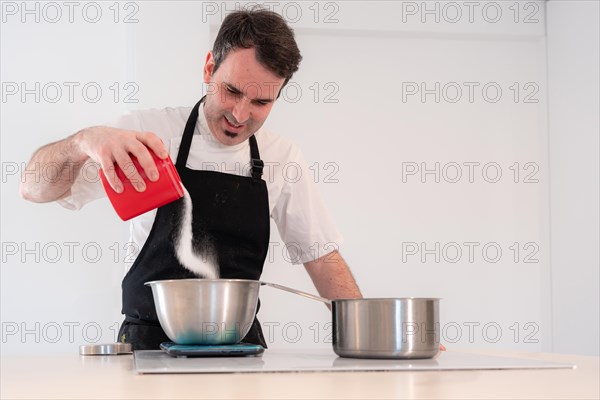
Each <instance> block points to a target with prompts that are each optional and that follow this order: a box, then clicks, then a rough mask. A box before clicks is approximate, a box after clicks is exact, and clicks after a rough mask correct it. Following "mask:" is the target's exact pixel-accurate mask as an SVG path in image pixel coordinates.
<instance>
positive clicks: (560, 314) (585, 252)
mask: <svg viewBox="0 0 600 400" xmlns="http://www.w3.org/2000/svg"><path fill="white" fill-rule="evenodd" d="M599 14H600V7H599V3H598V2H589V1H577V2H559V1H550V2H549V3H548V6H547V18H548V78H549V109H548V115H549V131H548V134H549V149H550V177H551V180H550V211H551V213H550V227H551V229H550V235H551V245H552V247H551V249H552V259H551V260H552V286H551V288H552V303H551V307H552V316H553V323H552V329H553V341H552V344H553V350H554V351H557V352H568V353H580V354H596V355H597V354H598V352H599V347H600V346H599V342H600V336H599V335H598V331H599V328H598V326H599V322H598V320H599V316H600V309H599V305H600V299H599V297H598V293H599V290H598V285H599V282H600V275H599V270H600V268H599V264H600V261H599V259H598V243H599V242H600V236H599V234H598V229H599V228H598V226H599V216H598V204H599V198H598V186H599V181H600V178H599V174H598V171H599V170H600V168H599V165H598V159H599V155H598V153H599V148H600V143H599V140H598V139H599V133H598V132H599V131H600V125H599V123H598V118H599V117H598V115H599V112H598V110H600V101H599V99H598V98H599V80H598V79H599V74H600V72H599V70H600V65H599V57H600V52H599V48H600V31H599V27H598V18H599V17H598V16H599Z"/></svg>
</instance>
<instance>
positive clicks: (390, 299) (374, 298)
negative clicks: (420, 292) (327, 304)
mask: <svg viewBox="0 0 600 400" xmlns="http://www.w3.org/2000/svg"><path fill="white" fill-rule="evenodd" d="M370 300H372V301H396V300H400V301H404V300H417V301H439V300H442V297H366V298H362V299H332V300H331V302H352V301H356V302H359V301H360V302H369V301H370Z"/></svg>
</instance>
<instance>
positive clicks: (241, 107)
mask: <svg viewBox="0 0 600 400" xmlns="http://www.w3.org/2000/svg"><path fill="white" fill-rule="evenodd" d="M214 66H215V63H214V59H213V57H212V52H209V53H208V55H207V57H206V64H205V65H204V82H205V83H207V84H208V92H207V96H206V100H205V105H204V114H205V115H206V121H207V122H208V127H209V128H210V130H211V132H212V134H213V135H214V136H215V138H216V139H217V140H218V141H219V142H221V143H223V144H225V145H228V146H233V145H236V144H238V143H242V142H243V141H244V140H246V139H248V138H249V137H250V136H252V135H253V134H254V133H255V132H256V131H257V130H258V129H260V127H261V126H262V125H263V123H264V122H265V120H266V119H267V117H268V116H269V113H270V112H271V108H272V107H273V103H274V102H275V100H276V98H277V95H278V94H279V90H280V89H281V87H282V86H283V82H284V81H285V79H284V78H280V77H279V76H277V75H275V74H274V73H273V72H271V71H269V70H268V69H266V68H265V67H263V66H262V65H261V64H260V63H259V62H258V61H256V57H255V50H254V49H237V50H233V51H231V52H230V53H229V54H228V55H227V57H225V59H224V60H223V62H222V63H221V65H220V66H219V68H218V69H217V71H216V72H215V71H214Z"/></svg>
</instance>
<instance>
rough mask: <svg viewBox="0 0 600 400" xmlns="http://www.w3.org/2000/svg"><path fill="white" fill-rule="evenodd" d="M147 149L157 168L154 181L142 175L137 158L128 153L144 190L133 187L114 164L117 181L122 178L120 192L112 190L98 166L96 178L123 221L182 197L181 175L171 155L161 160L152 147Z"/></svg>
mask: <svg viewBox="0 0 600 400" xmlns="http://www.w3.org/2000/svg"><path fill="white" fill-rule="evenodd" d="M149 151H150V154H151V155H152V158H153V159H154V163H155V164H156V167H157V169H158V174H159V177H158V180H157V181H156V182H152V181H151V180H150V179H149V178H148V177H147V176H146V173H145V172H144V169H143V168H142V167H141V166H140V163H139V162H138V160H137V158H135V157H133V156H131V159H132V160H133V164H134V165H135V168H136V169H137V170H138V173H139V174H140V176H141V177H142V178H143V179H144V182H145V183H146V190H144V191H143V192H138V191H137V190H135V188H134V187H133V185H132V184H131V181H129V179H128V178H127V177H126V176H125V173H124V172H123V170H121V168H119V166H117V165H116V164H115V169H116V174H117V177H118V178H119V179H120V180H121V182H123V192H122V193H117V192H115V191H114V190H113V188H112V187H111V186H110V184H109V183H108V181H107V179H106V176H105V175H104V171H102V170H100V179H101V180H102V185H104V190H105V191H106V193H107V194H108V198H109V200H110V202H111V204H112V206H113V208H114V209H115V211H116V212H117V214H118V215H119V217H121V219H122V220H123V221H127V220H130V219H131V218H133V217H137V216H138V215H141V214H143V213H145V212H148V211H150V210H154V209H155V208H158V207H162V206H164V205H165V204H169V203H170V202H172V201H175V200H177V199H180V198H181V197H183V186H182V184H181V179H180V178H179V174H178V173H177V169H176V168H175V166H174V165H173V162H172V161H171V158H170V157H168V156H167V158H166V159H164V160H162V159H160V158H158V157H157V156H156V154H154V152H153V151H152V150H149Z"/></svg>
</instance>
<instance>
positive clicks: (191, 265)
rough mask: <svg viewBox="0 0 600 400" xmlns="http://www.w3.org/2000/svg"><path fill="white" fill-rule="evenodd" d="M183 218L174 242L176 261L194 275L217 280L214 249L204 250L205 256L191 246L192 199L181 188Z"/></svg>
mask: <svg viewBox="0 0 600 400" xmlns="http://www.w3.org/2000/svg"><path fill="white" fill-rule="evenodd" d="M183 192H184V194H183V218H182V219H181V230H180V232H179V235H177V239H176V240H175V254H176V255H177V259H178V260H179V262H180V263H181V265H183V266H184V267H185V268H187V269H189V270H190V271H192V272H194V273H195V274H197V275H199V276H202V277H204V278H208V279H217V278H218V277H219V274H218V272H217V267H216V263H215V260H214V257H212V256H211V255H212V254H214V252H213V251H211V250H214V249H206V250H207V251H206V254H205V255H202V254H198V252H196V251H195V250H194V246H193V240H194V237H193V233H192V198H191V197H190V194H189V193H188V191H187V190H186V189H185V187H184V188H183Z"/></svg>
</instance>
